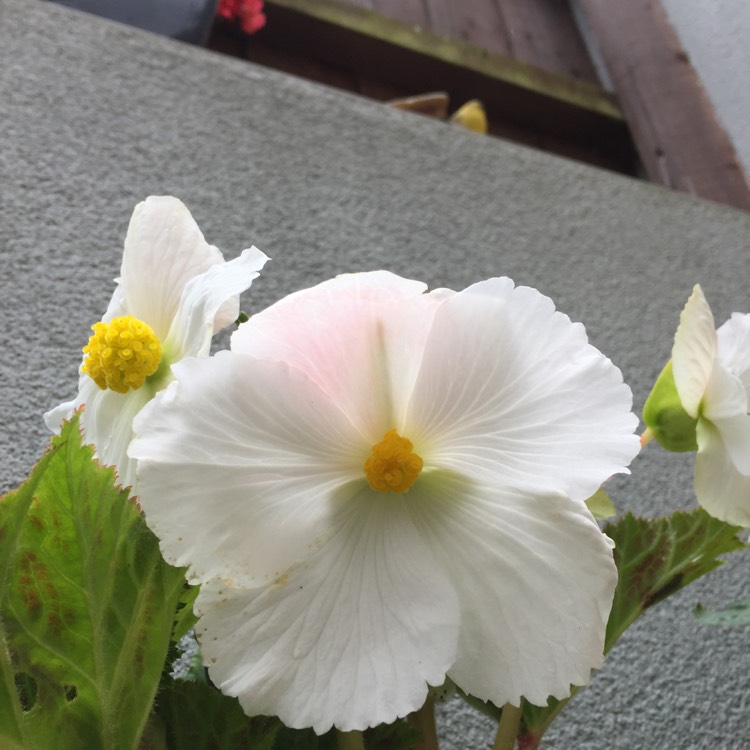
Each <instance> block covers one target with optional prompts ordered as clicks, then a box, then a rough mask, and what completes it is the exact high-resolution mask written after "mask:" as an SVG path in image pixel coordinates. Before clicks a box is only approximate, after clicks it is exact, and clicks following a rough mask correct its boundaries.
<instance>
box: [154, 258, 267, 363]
mask: <svg viewBox="0 0 750 750" xmlns="http://www.w3.org/2000/svg"><path fill="white" fill-rule="evenodd" d="M267 260H268V256H267V255H265V253H262V252H261V251H260V250H258V248H256V247H253V248H250V249H248V250H244V251H243V253H242V255H240V257H239V258H235V259H234V260H231V261H229V262H228V263H221V264H219V265H216V266H212V267H211V268H209V269H208V270H207V271H206V272H205V273H202V274H200V276H196V277H195V278H193V279H191V280H190V281H189V282H188V283H187V285H186V286H185V289H184V291H183V293H182V299H181V300H180V306H179V308H178V310H177V312H176V314H175V317H174V320H173V321H172V327H171V328H170V331H169V335H168V336H167V338H166V341H165V342H164V349H165V351H167V352H169V355H170V356H171V358H172V359H173V360H174V361H177V360H179V359H182V358H183V357H189V356H195V357H203V356H207V355H208V353H209V351H210V349H211V338H212V336H213V334H214V333H215V332H216V331H218V330H221V328H223V327H226V326H227V325H229V324H230V323H233V322H234V321H235V320H237V316H238V314H239V295H240V294H241V293H242V292H244V291H245V290H246V289H249V288H250V285H251V284H252V283H253V280H254V279H256V278H258V274H259V272H260V270H261V269H262V268H263V266H264V265H265V263H266V261H267Z"/></svg>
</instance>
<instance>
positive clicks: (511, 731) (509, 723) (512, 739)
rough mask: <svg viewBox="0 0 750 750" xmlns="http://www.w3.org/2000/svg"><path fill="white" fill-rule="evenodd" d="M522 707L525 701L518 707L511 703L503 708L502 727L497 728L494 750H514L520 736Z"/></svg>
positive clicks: (501, 715)
mask: <svg viewBox="0 0 750 750" xmlns="http://www.w3.org/2000/svg"><path fill="white" fill-rule="evenodd" d="M522 706H523V701H521V702H520V705H518V706H512V705H511V704H510V703H506V704H505V705H504V706H503V712H502V714H500V725H499V726H498V728H497V735H496V736H495V744H494V745H493V746H492V750H513V748H514V747H515V744H516V737H517V736H518V728H519V727H520V725H521V713H522Z"/></svg>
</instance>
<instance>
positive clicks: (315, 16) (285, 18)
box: [263, 0, 622, 121]
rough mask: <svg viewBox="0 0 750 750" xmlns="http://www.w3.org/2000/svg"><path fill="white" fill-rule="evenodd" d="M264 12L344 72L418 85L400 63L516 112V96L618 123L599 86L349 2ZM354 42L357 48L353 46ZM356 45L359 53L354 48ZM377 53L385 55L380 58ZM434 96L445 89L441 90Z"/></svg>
mask: <svg viewBox="0 0 750 750" xmlns="http://www.w3.org/2000/svg"><path fill="white" fill-rule="evenodd" d="M266 8H267V12H268V13H269V14H272V15H274V16H275V17H277V18H278V19H279V21H277V23H285V34H287V35H288V36H289V37H290V38H291V37H294V39H295V43H298V44H301V45H304V46H305V47H306V48H308V49H310V48H314V49H315V50H317V52H318V53H321V52H322V53H324V54H331V55H332V56H333V55H334V54H337V55H339V57H338V58H336V59H338V60H342V61H343V60H346V62H347V63H348V64H351V65H354V66H356V67H360V68H362V69H368V68H372V69H374V70H381V71H383V72H385V73H389V72H392V71H395V72H396V74H397V76H398V78H399V79H402V80H409V79H415V78H419V71H416V70H414V71H412V70H411V69H410V68H409V67H408V65H407V66H406V67H404V63H405V62H407V61H409V62H412V63H414V64H417V63H421V64H422V66H423V67H424V63H426V62H429V64H430V66H432V67H433V71H434V69H435V66H437V67H439V68H440V70H441V71H443V72H445V73H446V74H449V75H450V76H451V77H453V78H455V77H456V76H467V75H468V76H471V77H474V78H475V79H477V80H480V79H481V80H483V81H484V82H485V83H487V84H491V85H494V86H496V87H497V91H496V93H495V95H492V94H490V96H491V98H493V99H502V98H503V97H507V95H508V94H509V93H510V94H513V97H512V99H513V101H511V102H508V101H507V100H506V104H509V105H513V104H515V105H518V104H519V103H520V102H519V101H517V100H518V98H519V96H520V98H521V99H522V100H523V103H524V105H525V104H531V103H532V102H535V103H536V104H539V103H540V100H541V99H543V100H544V101H545V102H547V103H548V104H552V103H554V104H555V105H557V106H559V107H561V108H564V109H570V110H571V111H573V110H575V111H576V112H578V113H579V114H583V113H586V115H590V116H595V117H602V118H605V119H607V120H610V121H620V120H621V119H622V113H621V111H620V109H619V106H618V105H617V103H616V101H615V99H614V97H612V96H611V95H610V94H608V93H607V92H605V91H604V90H603V89H602V88H601V87H600V86H597V85H594V84H591V83H587V82H584V81H576V80H573V79H571V78H567V77H564V76H560V75H556V74H554V73H550V72H548V71H546V70H543V69H541V68H538V67H536V66H533V65H529V64H525V63H522V62H519V61H517V60H513V59H510V58H508V57H505V56H502V55H496V54H492V53H490V52H488V51H487V50H485V49H481V48H479V47H476V46H474V45H472V44H468V43H466V42H463V41H461V40H453V39H447V38H445V37H442V36H439V35H436V34H433V33H430V32H428V31H425V30H422V29H416V28H413V27H410V26H407V25H405V24H403V23H399V22H398V21H395V20H393V19H392V18H387V17H385V16H383V15H380V14H378V13H373V12H370V11H367V10H365V9H363V8H360V7H357V6H355V5H352V4H351V3H348V2H342V1H341V0H315V1H314V2H313V1H312V0H267V2H266ZM292 16H294V22H293V21H292ZM270 18H271V16H269V19H270ZM305 19H306V20H307V22H308V23H309V22H317V25H316V32H319V33H323V34H325V35H326V40H325V43H324V42H323V40H321V39H316V38H311V37H310V35H309V34H308V35H307V36H305V34H302V33H300V31H299V29H300V28H301V27H300V24H303V25H304V23H303V21H304V20H305ZM295 23H296V27H295ZM337 32H345V33H343V34H342V33H337ZM263 33H264V34H265V35H266V37H268V35H269V34H271V33H273V26H272V24H271V23H270V20H269V23H268V26H267V28H266V29H265V30H264V32H263ZM353 40H356V43H354V44H353V43H352V42H353ZM329 43H330V44H332V45H334V47H332V48H331V49H330V50H326V49H325V46H326V44H329ZM360 43H361V44H364V45H365V47H360V46H358V45H359V44H360ZM376 47H377V48H378V49H379V52H380V54H379V55H377V56H375V57H372V56H369V57H368V53H370V52H373V50H374V49H375V48H376ZM384 50H387V54H385V53H384ZM342 55H343V57H342ZM396 60H397V62H395V63H394V61H396ZM434 88H435V83H434V82H433V83H432V85H429V86H427V87H426V88H425V87H424V86H423V85H422V84H421V83H420V85H419V87H418V89H417V90H420V89H421V90H423V91H424V90H431V89H434ZM439 88H441V89H444V88H446V87H445V86H442V85H440V86H439ZM484 88H486V86H485V87H484ZM536 104H534V105H532V109H536ZM518 113H519V117H522V118H523V117H524V113H523V109H519V110H518Z"/></svg>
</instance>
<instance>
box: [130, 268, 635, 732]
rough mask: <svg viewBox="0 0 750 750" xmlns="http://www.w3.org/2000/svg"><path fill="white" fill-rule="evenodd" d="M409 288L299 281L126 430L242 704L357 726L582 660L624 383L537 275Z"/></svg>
mask: <svg viewBox="0 0 750 750" xmlns="http://www.w3.org/2000/svg"><path fill="white" fill-rule="evenodd" d="M424 292H425V285H424V284H422V283H419V282H416V281H408V280H405V279H402V278H400V277H398V276H394V275H392V274H389V273H386V272H375V273H369V274H354V275H348V276H342V277H338V278H336V279H334V280H331V281H328V282H326V283H323V284H321V285H319V286H317V287H314V288H312V289H308V290H305V291H302V292H298V293H296V294H293V295H291V296H289V297H287V298H286V299H284V300H282V301H281V302H279V303H277V304H276V305H273V306H272V307H270V308H269V309H267V310H265V311H264V312H262V313H260V314H258V315H255V316H253V317H252V318H251V319H250V321H249V322H248V323H246V324H243V325H242V326H240V328H239V329H238V331H237V332H235V334H234V336H233V338H232V351H231V352H221V353H219V354H218V355H217V356H216V357H213V358H211V359H204V360H192V361H185V362H181V363H180V364H179V365H177V366H176V367H175V371H176V381H175V382H174V383H173V384H172V385H171V386H170V388H169V389H167V390H166V391H165V392H163V393H162V394H159V397H158V398H156V399H155V400H154V401H153V402H152V404H149V406H148V407H146V409H145V410H144V411H143V412H142V414H141V415H139V417H138V419H137V420H136V425H135V431H136V435H137V437H136V439H135V441H134V443H133V444H132V446H131V455H132V456H134V457H136V458H137V459H138V477H139V488H140V492H141V495H140V502H141V504H142V507H143V508H144V510H145V514H146V519H147V522H148V523H149V524H150V526H151V527H152V529H153V530H154V531H155V532H156V534H157V535H158V536H159V538H160V539H161V541H162V551H163V553H164V555H165V557H166V559H167V560H168V561H169V562H171V563H173V564H175V565H188V566H190V568H189V573H188V578H189V580H191V581H192V582H194V583H202V584H203V585H202V588H201V593H200V595H199V598H198V601H197V604H196V612H197V613H198V614H199V617H200V620H199V622H198V625H197V628H196V630H197V633H198V636H199V639H200V643H201V648H202V653H203V658H204V661H205V663H206V664H207V666H208V668H209V673H210V675H211V678H212V679H213V680H214V681H215V682H216V683H217V684H218V685H219V686H220V688H221V690H222V691H224V692H225V693H227V694H229V695H233V696H238V697H239V700H240V702H241V703H242V705H243V707H244V709H245V711H246V712H247V713H248V714H251V715H253V714H274V715H278V716H279V717H280V718H281V719H282V721H284V722H285V723H286V724H287V725H290V726H293V727H305V726H312V727H313V728H314V729H315V730H316V731H317V732H324V731H326V730H327V729H329V728H330V727H331V725H332V724H333V725H335V726H337V727H339V728H340V729H343V730H350V729H362V728H364V727H367V726H371V725H375V724H378V723H382V722H390V721H393V720H395V719H396V717H399V716H403V715H405V714H406V713H408V712H411V711H413V710H416V709H418V708H419V707H420V706H421V705H422V704H423V702H424V700H425V697H426V694H427V689H428V685H439V684H441V683H442V682H443V681H444V679H445V677H446V675H448V676H449V677H451V678H452V679H453V680H454V681H455V682H456V683H457V684H458V685H459V686H460V687H461V688H463V689H464V690H465V691H467V692H469V693H471V694H473V695H475V696H478V697H480V698H482V699H490V700H492V701H494V702H495V703H497V704H504V703H505V702H513V703H515V704H518V701H519V699H520V697H521V696H525V697H526V698H528V699H529V700H530V701H533V702H536V703H544V702H545V701H546V700H547V697H548V695H550V694H552V695H555V696H557V697H563V696H567V695H568V694H569V688H570V684H571V683H575V684H583V683H585V682H587V681H588V679H589V676H590V670H591V668H592V667H595V666H598V665H599V664H600V662H601V659H602V649H603V639H604V630H605V624H606V621H607V617H608V613H609V609H610V606H611V601H612V595H613V591H614V587H615V582H616V579H617V573H616V569H615V566H614V563H613V557H612V551H611V543H610V541H609V540H608V539H607V538H606V537H605V536H604V535H603V534H602V533H601V532H600V530H599V528H598V526H597V525H596V523H595V521H594V520H593V518H592V516H591V515H590V513H589V512H588V510H587V509H586V507H585V504H584V499H585V498H587V497H588V496H589V495H591V494H592V493H593V492H594V491H595V490H596V489H597V487H598V486H599V485H600V483H601V482H602V481H604V480H605V479H606V478H607V477H609V476H610V475H611V474H614V473H616V472H623V471H626V468H625V467H626V466H627V464H628V463H629V461H630V460H631V459H632V457H633V456H634V455H635V454H636V453H637V451H638V439H637V437H636V436H635V435H633V430H634V429H635V426H636V424H637V420H636V418H635V417H634V415H632V414H631V413H630V407H631V393H630V389H629V388H628V387H627V386H626V385H624V384H623V382H622V377H621V374H620V372H619V370H617V369H616V368H615V367H614V365H612V363H611V362H610V361H609V360H608V359H606V358H605V357H604V356H603V355H602V354H601V353H600V352H598V351H597V350H596V349H594V348H593V347H592V346H590V345H589V344H588V342H587V339H586V334H585V331H584V329H583V327H582V326H581V325H580V324H574V323H571V322H570V320H569V319H568V318H567V317H566V316H564V315H562V314H561V313H559V312H555V310H554V306H553V304H552V302H551V300H549V299H548V298H546V297H544V296H542V295H541V294H539V293H538V292H537V291H535V290H533V289H529V288H524V287H518V288H515V287H514V285H513V283H512V282H511V281H510V280H509V279H505V278H501V279H491V280H489V281H485V282H482V283H479V284H475V285H473V286H471V287H469V288H468V289H466V290H464V291H463V292H460V293H454V292H451V291H448V290H438V291H434V292H432V293H430V294H425V293H424Z"/></svg>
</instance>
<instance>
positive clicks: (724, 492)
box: [695, 419, 750, 527]
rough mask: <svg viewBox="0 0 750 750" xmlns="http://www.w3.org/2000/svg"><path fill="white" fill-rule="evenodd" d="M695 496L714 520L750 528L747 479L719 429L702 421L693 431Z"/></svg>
mask: <svg viewBox="0 0 750 750" xmlns="http://www.w3.org/2000/svg"><path fill="white" fill-rule="evenodd" d="M696 434H697V438H698V455H697V456H696V459H695V494H696V496H697V498H698V502H699V503H700V504H701V505H702V506H703V507H704V508H705V509H706V511H708V513H710V514H711V515H712V516H715V517H716V518H718V519H720V520H722V521H726V522H727V523H733V524H737V525H738V526H745V527H750V476H748V475H747V474H741V473H740V472H739V471H738V470H737V467H736V466H735V464H734V462H733V461H732V458H731V456H730V454H729V451H728V450H727V447H726V444H725V442H724V440H723V439H722V434H721V433H720V432H719V430H718V429H717V428H716V427H715V426H714V425H712V424H711V423H710V422H708V421H707V420H705V419H699V420H698V425H697V428H696Z"/></svg>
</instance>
